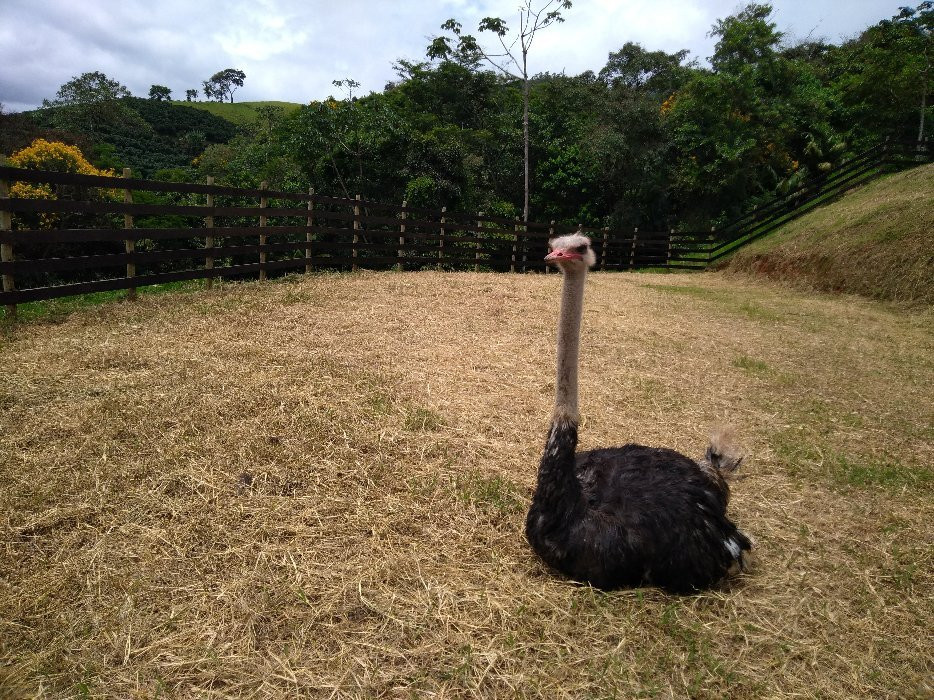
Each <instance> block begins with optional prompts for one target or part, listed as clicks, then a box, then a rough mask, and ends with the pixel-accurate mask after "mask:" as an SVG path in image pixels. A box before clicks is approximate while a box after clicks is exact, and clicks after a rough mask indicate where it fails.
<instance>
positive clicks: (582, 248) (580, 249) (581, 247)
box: [577, 244, 587, 253]
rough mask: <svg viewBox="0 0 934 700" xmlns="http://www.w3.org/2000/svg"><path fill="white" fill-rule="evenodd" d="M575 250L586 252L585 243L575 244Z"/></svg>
mask: <svg viewBox="0 0 934 700" xmlns="http://www.w3.org/2000/svg"><path fill="white" fill-rule="evenodd" d="M577 252H578V253H586V252H587V245H586V244H584V245H579V246H577Z"/></svg>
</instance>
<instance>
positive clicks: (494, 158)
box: [0, 1, 934, 230]
mask: <svg viewBox="0 0 934 700" xmlns="http://www.w3.org/2000/svg"><path fill="white" fill-rule="evenodd" d="M932 30H934V9H932V3H931V2H929V1H928V2H923V3H921V4H919V5H918V6H917V7H915V8H904V9H903V10H902V11H901V12H900V13H899V14H898V15H897V16H895V17H892V18H888V19H882V20H881V21H880V22H879V23H877V24H875V25H873V26H870V27H868V28H867V29H866V30H865V31H863V32H862V33H861V34H860V35H859V36H857V37H854V38H852V39H850V40H848V41H845V42H843V43H841V44H831V43H827V42H825V41H821V40H807V41H803V42H797V43H790V42H787V41H786V40H785V37H783V35H782V33H781V32H780V31H779V30H778V28H777V26H776V24H775V23H774V22H773V21H772V8H771V7H770V6H769V5H768V4H758V3H753V4H749V5H746V6H745V7H744V8H742V9H741V10H740V11H738V12H737V13H736V14H734V15H731V16H729V17H726V18H724V19H721V20H718V21H717V23H716V24H715V25H714V27H713V28H712V30H711V33H712V35H713V36H714V37H716V39H717V42H716V48H715V51H714V55H713V56H712V57H710V65H709V66H702V65H700V64H699V63H698V62H697V61H696V60H691V58H690V57H689V56H688V54H687V52H686V51H680V52H677V53H666V52H663V51H652V50H648V49H646V48H644V47H642V46H640V45H638V44H635V43H632V42H627V43H625V44H623V45H622V46H621V48H620V49H619V50H618V51H615V52H613V53H611V54H610V55H609V57H608V60H607V62H606V64H605V65H604V66H603V67H601V68H599V69H596V70H594V71H587V72H585V73H582V74H580V75H576V76H569V75H563V74H558V75H556V74H539V75H535V76H533V78H532V80H531V84H530V162H531V212H530V219H532V220H538V221H541V220H552V219H553V220H556V221H559V222H562V223H577V222H580V223H584V224H588V225H594V226H604V225H605V226H613V227H640V228H642V229H643V230H648V229H652V230H661V229H667V228H670V227H675V226H676V227H678V228H680V229H690V228H699V227H706V226H710V225H716V224H717V223H718V222H720V221H722V220H723V219H724V218H729V217H732V216H735V215H736V214H739V213H742V212H743V211H744V210H748V209H749V208H751V207H752V206H754V205H755V204H756V203H757V202H759V201H761V200H762V199H763V198H764V197H767V196H769V195H771V193H773V192H775V191H776V190H779V191H783V190H785V191H787V190H790V189H793V188H794V187H795V185H796V184H798V183H799V182H801V181H802V180H804V179H805V178H807V177H810V176H812V175H814V174H819V173H820V172H822V171H825V170H828V169H830V168H831V167H833V166H834V165H835V164H837V163H839V162H840V161H841V160H843V159H845V158H846V157H847V156H849V155H852V154H853V153H857V152H859V151H860V150H862V149H864V148H866V147H868V146H870V145H872V144H874V143H877V142H878V141H879V140H881V139H883V138H886V137H892V138H896V139H911V140H914V139H917V138H919V137H921V136H924V135H926V133H927V130H928V126H927V124H929V123H930V118H931V107H930V106H929V105H928V101H929V100H928V97H927V96H928V94H929V93H930V91H931V86H932V83H934V73H932V71H931V70H930V61H931V56H932V54H934V48H932V43H934V32H932ZM431 55H432V52H431V51H430V47H429V50H426V58H425V60H424V61H420V62H409V61H404V60H400V61H399V62H398V63H397V64H396V66H395V68H396V72H397V75H398V78H397V80H395V81H394V82H392V83H390V84H388V85H386V87H385V89H384V90H383V91H382V92H379V93H371V94H369V95H365V96H359V95H357V94H355V93H354V90H355V89H356V88H357V87H358V85H357V83H355V82H354V81H353V80H352V79H344V80H338V81H335V86H336V87H337V88H338V89H339V92H340V95H339V96H337V97H332V98H329V99H327V100H323V101H315V102H311V103H310V104H307V105H302V106H300V107H299V108H298V109H295V110H285V109H283V108H281V107H278V106H267V107H259V108H258V110H257V118H256V119H255V120H254V121H253V122H252V123H250V124H248V125H245V126H244V125H241V126H239V127H238V126H236V125H234V124H232V123H230V122H228V121H226V120H224V119H222V118H220V117H218V116H216V115H213V114H209V113H207V112H205V111H203V110H199V109H196V108H194V107H190V106H182V105H178V104H172V103H170V102H166V101H163V100H156V99H143V98H138V97H129V96H124V97H119V98H117V99H105V100H97V101H93V100H92V101H90V102H76V103H74V104H64V105H62V104H60V105H57V106H55V107H48V108H45V109H40V110H36V111H34V112H28V113H21V114H14V115H3V116H2V119H3V130H2V132H3V136H2V141H0V147H2V153H3V154H6V155H9V154H11V153H13V152H14V151H15V150H17V149H20V148H23V147H24V146H27V145H28V144H29V143H30V142H31V140H32V139H33V138H36V137H40V136H41V137H44V138H54V139H55V140H59V141H63V142H65V143H72V144H75V145H78V146H79V147H80V148H81V150H82V151H83V152H84V153H85V155H86V156H87V157H88V159H89V160H90V161H91V162H92V163H93V164H94V165H95V166H96V167H98V168H110V169H118V168H121V167H131V168H132V169H133V171H134V173H137V174H139V175H142V176H145V177H150V178H156V179H169V180H174V181H196V180H200V179H203V178H204V177H205V176H207V175H212V176H214V177H215V178H216V180H217V182H218V183H221V184H230V185H237V186H246V187H256V186H257V185H258V184H259V183H260V182H261V181H264V180H265V181H267V182H269V184H270V187H272V188H274V189H284V190H297V191H305V190H307V189H308V188H309V187H313V188H315V190H316V192H318V193H321V194H328V195H334V196H347V197H352V196H354V195H356V194H360V195H362V196H363V197H364V198H365V199H370V200H377V201H385V202H401V201H402V200H406V201H408V203H409V204H410V205H411V206H418V207H431V208H437V207H441V206H446V207H448V209H450V210H463V211H484V212H486V213H488V214H495V215H502V216H509V217H511V216H517V215H519V214H520V213H521V202H522V196H523V176H522V170H523V153H522V147H523V144H522V91H521V84H520V82H519V81H517V80H514V79H509V78H506V77H503V76H502V75H501V74H500V73H497V72H494V71H491V70H487V69H485V67H484V64H483V63H482V62H481V61H479V60H476V57H473V58H471V57H470V56H464V55H458V54H457V53H451V54H449V55H447V56H446V57H442V58H431V57H430V56H431ZM105 77H106V76H105Z"/></svg>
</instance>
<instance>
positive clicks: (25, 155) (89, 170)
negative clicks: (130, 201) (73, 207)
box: [9, 139, 117, 229]
mask: <svg viewBox="0 0 934 700" xmlns="http://www.w3.org/2000/svg"><path fill="white" fill-rule="evenodd" d="M9 164H10V165H11V166H13V167H14V168H25V169H26V170H48V171H52V172H57V173H78V174H80V175H104V176H108V177H113V176H114V174H115V173H114V172H113V171H112V170H99V169H98V168H95V167H94V166H93V165H91V163H89V162H88V160H87V159H86V158H85V157H84V155H83V154H82V153H81V150H80V149H79V148H78V147H77V146H69V145H68V144H65V143H61V142H60V141H47V140H45V139H36V140H35V141H33V142H32V143H31V144H30V145H29V146H27V147H26V148H23V149H21V150H19V151H16V152H15V153H14V154H13V155H11V156H10V158H9ZM98 192H100V193H101V196H103V198H105V199H116V198H117V193H116V192H115V191H114V190H102V191H100V190H99V191H98ZM10 196H12V197H19V198H22V199H57V197H56V194H55V191H54V190H53V188H52V186H51V185H47V184H32V183H28V182H16V183H14V184H13V185H12V187H10ZM57 222H58V215H56V214H42V215H41V217H40V218H39V228H44V229H48V228H52V227H53V226H54V225H55V224H56V223H57Z"/></svg>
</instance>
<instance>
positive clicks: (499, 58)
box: [428, 0, 571, 221]
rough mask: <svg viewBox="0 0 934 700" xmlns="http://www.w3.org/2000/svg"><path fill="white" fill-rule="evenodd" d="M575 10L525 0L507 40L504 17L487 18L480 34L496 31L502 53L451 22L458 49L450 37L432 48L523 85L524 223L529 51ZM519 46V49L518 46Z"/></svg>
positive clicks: (555, 1)
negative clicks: (548, 29)
mask: <svg viewBox="0 0 934 700" xmlns="http://www.w3.org/2000/svg"><path fill="white" fill-rule="evenodd" d="M569 9H571V2H570V0H547V2H545V4H544V5H543V6H542V7H540V8H538V9H534V8H533V7H532V0H523V2H522V4H521V5H519V31H518V33H517V34H516V35H515V36H514V37H513V38H512V40H511V41H510V40H507V38H506V35H507V34H509V27H508V26H507V25H506V22H505V21H504V20H503V19H501V18H500V17H484V18H483V19H482V20H481V21H480V24H479V27H478V31H481V32H485V31H488V32H492V33H493V34H495V35H496V37H497V39H498V40H499V44H500V49H501V51H500V50H493V51H488V50H486V49H483V48H482V47H481V46H480V45H479V44H478V43H477V40H476V38H475V37H473V36H471V35H470V34H462V33H461V29H462V27H461V24H460V23H459V22H457V21H456V20H454V19H449V20H448V21H447V22H445V23H444V24H443V25H441V28H442V29H444V30H446V31H449V32H451V33H452V34H453V35H454V36H455V37H457V45H456V47H452V46H451V41H450V39H449V38H447V37H436V38H435V39H434V40H433V41H432V43H431V45H430V46H429V47H428V56H429V57H430V58H450V57H455V58H457V59H459V60H460V61H461V62H463V63H464V64H465V65H474V66H476V65H478V64H479V63H480V61H481V60H484V61H486V62H487V63H489V64H490V65H491V66H493V67H494V68H496V69H497V70H499V71H500V72H501V73H502V74H503V75H506V76H509V77H511V78H513V79H515V80H519V81H521V83H522V146H523V156H524V158H523V170H524V195H523V206H522V219H523V221H528V220H529V167H530V166H529V61H528V59H529V50H530V49H531V47H532V42H533V41H534V40H535V35H536V34H537V33H538V32H539V31H541V30H542V29H545V28H546V27H548V26H550V25H552V24H555V23H557V22H563V21H564V18H563V17H562V16H561V10H569ZM517 44H518V47H517Z"/></svg>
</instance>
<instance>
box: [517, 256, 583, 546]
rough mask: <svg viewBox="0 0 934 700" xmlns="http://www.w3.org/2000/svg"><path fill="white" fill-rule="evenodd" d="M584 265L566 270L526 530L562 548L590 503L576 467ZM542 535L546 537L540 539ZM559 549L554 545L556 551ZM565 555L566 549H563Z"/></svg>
mask: <svg viewBox="0 0 934 700" xmlns="http://www.w3.org/2000/svg"><path fill="white" fill-rule="evenodd" d="M586 276H587V272H586V271H585V270H579V271H576V272H572V273H570V274H568V273H567V272H565V274H564V290H563V292H562V294H561V315H560V318H559V321H558V362H557V377H556V381H555V412H554V416H553V417H552V419H551V429H550V430H549V431H548V440H547V441H546V443H545V451H544V453H543V454H542V460H541V462H540V463H539V467H538V483H537V484H536V487H535V494H534V496H533V498H532V508H531V510H530V511H529V516H528V519H527V521H526V532H527V534H528V537H529V541H530V542H533V547H536V549H537V551H541V550H540V549H538V546H536V542H538V545H540V546H545V544H544V543H545V540H541V538H543V537H547V540H548V544H547V548H549V549H554V548H555V547H557V548H559V549H560V541H562V538H563V537H566V536H567V534H568V529H567V525H568V523H570V522H573V521H575V520H577V519H578V518H580V517H581V514H582V513H583V511H584V509H585V508H586V505H585V503H584V498H583V493H582V491H581V485H580V482H579V481H578V480H577V475H576V473H575V471H574V463H575V453H576V452H577V423H578V411H577V361H578V350H579V348H580V325H581V312H582V309H583V298H584V280H585V278H586ZM539 540H541V542H539ZM556 552H557V550H555V552H553V553H555V555H556V556H557V554H556ZM560 556H563V555H560Z"/></svg>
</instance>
